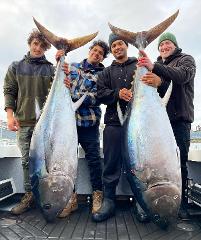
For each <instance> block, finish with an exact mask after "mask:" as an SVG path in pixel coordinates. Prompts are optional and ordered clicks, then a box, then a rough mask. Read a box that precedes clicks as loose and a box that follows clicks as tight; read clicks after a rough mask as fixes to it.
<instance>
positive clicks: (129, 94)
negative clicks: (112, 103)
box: [119, 88, 133, 102]
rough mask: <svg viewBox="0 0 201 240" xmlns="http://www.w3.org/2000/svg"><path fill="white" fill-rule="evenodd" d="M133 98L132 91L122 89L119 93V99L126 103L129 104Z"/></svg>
mask: <svg viewBox="0 0 201 240" xmlns="http://www.w3.org/2000/svg"><path fill="white" fill-rule="evenodd" d="M132 96H133V94H132V92H131V90H128V89H126V88H122V89H121V90H120V91H119V98H120V99H123V100H124V101H127V102H129V101H130V100H131V98H132Z"/></svg>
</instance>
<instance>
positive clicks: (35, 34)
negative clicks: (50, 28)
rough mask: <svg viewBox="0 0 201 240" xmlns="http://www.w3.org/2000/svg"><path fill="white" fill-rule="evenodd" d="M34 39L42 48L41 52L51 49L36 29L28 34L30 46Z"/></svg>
mask: <svg viewBox="0 0 201 240" xmlns="http://www.w3.org/2000/svg"><path fill="white" fill-rule="evenodd" d="M35 38H36V39H37V40H38V41H39V42H41V43H42V45H41V47H42V48H43V50H45V51H46V50H48V49H50V48H51V44H50V43H49V42H48V41H47V40H46V38H45V36H44V35H43V34H42V33H41V32H39V31H38V30H37V29H33V31H32V32H31V33H30V34H29V37H28V39H27V42H28V44H29V45H30V44H31V42H32V41H33V39H35Z"/></svg>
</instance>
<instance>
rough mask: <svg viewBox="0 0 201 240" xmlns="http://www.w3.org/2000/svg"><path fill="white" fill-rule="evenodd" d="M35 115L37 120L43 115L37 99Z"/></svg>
mask: <svg viewBox="0 0 201 240" xmlns="http://www.w3.org/2000/svg"><path fill="white" fill-rule="evenodd" d="M35 115H36V120H38V119H39V118H40V115H41V109H40V107H39V103H38V100H37V99H35Z"/></svg>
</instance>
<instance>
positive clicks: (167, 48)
mask: <svg viewBox="0 0 201 240" xmlns="http://www.w3.org/2000/svg"><path fill="white" fill-rule="evenodd" d="M175 48H176V46H175V45H174V43H173V42H171V41H170V40H165V41H162V42H161V43H160V45H159V52H160V56H161V57H162V59H164V60H165V59H166V58H167V57H169V56H170V55H172V54H173V52H174V51H175Z"/></svg>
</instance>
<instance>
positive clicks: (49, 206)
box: [43, 203, 51, 210]
mask: <svg viewBox="0 0 201 240" xmlns="http://www.w3.org/2000/svg"><path fill="white" fill-rule="evenodd" d="M50 208H51V204H49V203H47V204H45V205H43V209H46V210H48V209H50Z"/></svg>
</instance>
